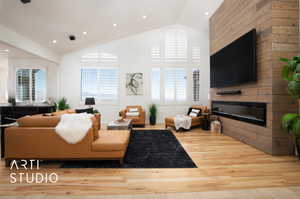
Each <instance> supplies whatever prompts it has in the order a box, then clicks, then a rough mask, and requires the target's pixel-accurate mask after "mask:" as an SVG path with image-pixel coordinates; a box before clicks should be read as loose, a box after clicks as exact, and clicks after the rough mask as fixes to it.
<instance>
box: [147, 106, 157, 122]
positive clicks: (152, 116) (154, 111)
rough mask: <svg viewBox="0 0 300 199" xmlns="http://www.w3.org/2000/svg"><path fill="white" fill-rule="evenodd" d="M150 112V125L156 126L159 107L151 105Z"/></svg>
mask: <svg viewBox="0 0 300 199" xmlns="http://www.w3.org/2000/svg"><path fill="white" fill-rule="evenodd" d="M149 112H150V125H155V124H156V115H157V106H156V104H151V105H150V107H149Z"/></svg>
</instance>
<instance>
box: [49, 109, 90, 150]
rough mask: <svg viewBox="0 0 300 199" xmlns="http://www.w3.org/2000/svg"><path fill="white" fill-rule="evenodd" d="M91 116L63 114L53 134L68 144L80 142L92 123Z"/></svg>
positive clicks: (85, 114)
mask: <svg viewBox="0 0 300 199" xmlns="http://www.w3.org/2000/svg"><path fill="white" fill-rule="evenodd" d="M92 117H93V115H92V114H87V113H80V114H64V115H61V118H60V122H59V123H58V125H57V126H56V127H55V132H56V133H57V134H58V135H59V136H60V137H61V138H62V139H64V140H65V141H66V142H68V143H69V144H76V143H78V142H80V141H81V140H82V139H83V138H84V137H85V136H86V134H87V133H88V131H89V129H90V128H91V127H92V125H93V123H92V120H91V118H92Z"/></svg>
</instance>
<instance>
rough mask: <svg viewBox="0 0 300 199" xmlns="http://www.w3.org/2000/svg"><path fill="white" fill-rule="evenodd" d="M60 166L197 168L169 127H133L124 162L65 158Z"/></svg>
mask: <svg viewBox="0 0 300 199" xmlns="http://www.w3.org/2000/svg"><path fill="white" fill-rule="evenodd" d="M61 168H197V166H196V164H195V163H194V162H193V160H192V159H191V158H190V157H189V155H188V154H187V153H186V152H185V150H184V148H183V147H182V146H181V144H180V143H179V142H178V140H177V138H176V137H175V136H174V135H173V133H172V132H171V131H169V130H133V131H132V132H131V136H130V142H129V145H128V149H127V152H126V156H125V160H124V165H123V166H121V165H120V164H119V162H118V161H109V160H105V161H102V160H101V161H99V160H93V161H65V162H63V164H62V165H61Z"/></svg>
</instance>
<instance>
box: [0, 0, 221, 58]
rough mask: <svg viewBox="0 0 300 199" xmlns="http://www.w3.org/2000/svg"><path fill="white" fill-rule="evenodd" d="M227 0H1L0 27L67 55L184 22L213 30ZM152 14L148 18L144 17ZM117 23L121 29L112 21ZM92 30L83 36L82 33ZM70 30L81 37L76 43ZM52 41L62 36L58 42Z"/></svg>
mask: <svg viewBox="0 0 300 199" xmlns="http://www.w3.org/2000/svg"><path fill="white" fill-rule="evenodd" d="M222 2H223V0H206V1H203V0H32V3H30V4H25V5H24V4H22V3H20V0H0V25H2V26H5V27H7V28H9V29H12V30H14V31H15V32H17V33H19V34H21V35H23V36H25V37H27V38H29V39H31V40H33V41H35V42H37V43H39V44H41V45H43V46H44V47H47V48H49V49H50V50H52V51H54V52H56V53H59V54H64V53H67V52H70V51H73V50H77V49H80V48H84V47H87V46H89V45H92V44H95V43H102V42H103V43H104V42H108V41H112V40H115V39H118V38H122V37H125V36H128V35H132V34H136V33H140V32H143V31H147V30H151V29H155V28H160V27H162V26H166V25H171V24H182V25H187V26H191V27H194V28H197V29H202V30H205V31H207V30H208V19H209V16H206V15H205V12H209V15H212V14H213V13H214V11H215V10H216V9H217V8H218V7H219V5H220V4H221V3H222ZM144 15H146V16H147V18H146V19H143V17H142V16H144ZM114 23H116V24H118V25H117V26H116V27H114V26H113V24H114ZM83 31H86V32H88V34H87V35H83V34H82V32H83ZM68 34H74V35H76V36H77V40H76V41H75V42H70V41H69V40H68V39H67V35H68ZM52 40H57V43H56V44H53V43H52Z"/></svg>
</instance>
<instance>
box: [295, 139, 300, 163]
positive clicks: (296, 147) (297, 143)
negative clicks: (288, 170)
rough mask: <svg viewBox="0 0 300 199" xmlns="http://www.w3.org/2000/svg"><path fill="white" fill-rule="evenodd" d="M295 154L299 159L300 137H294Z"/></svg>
mask: <svg viewBox="0 0 300 199" xmlns="http://www.w3.org/2000/svg"><path fill="white" fill-rule="evenodd" d="M295 155H296V156H298V159H299V160H300V138H295Z"/></svg>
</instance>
